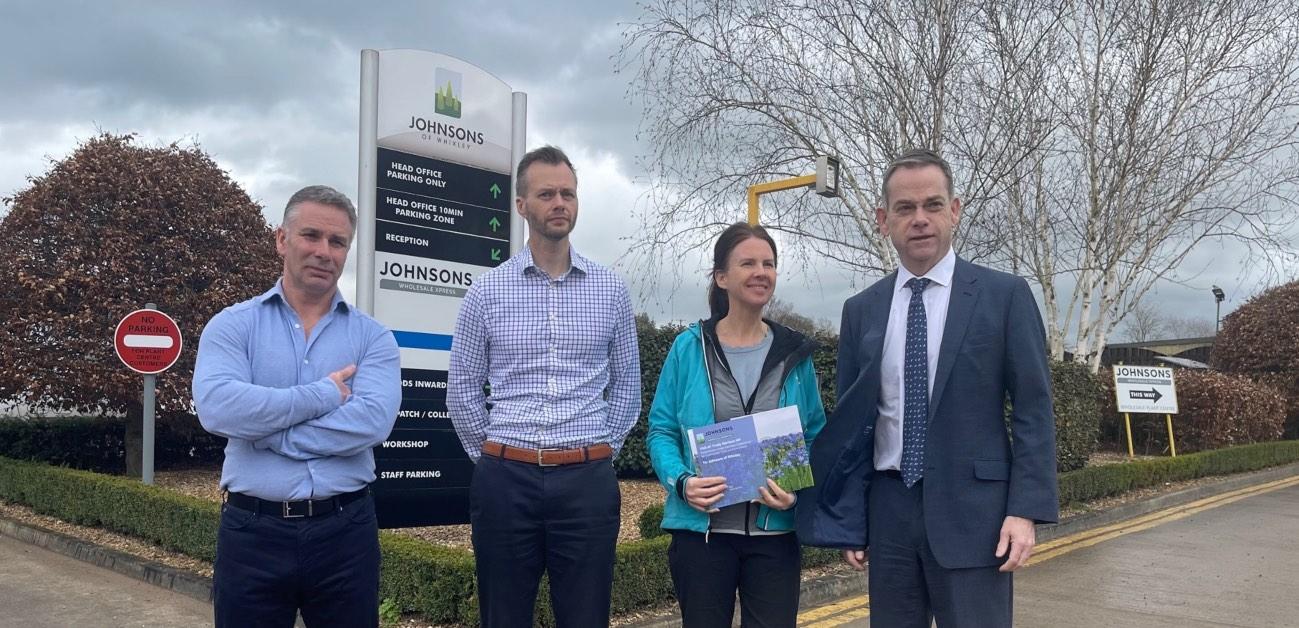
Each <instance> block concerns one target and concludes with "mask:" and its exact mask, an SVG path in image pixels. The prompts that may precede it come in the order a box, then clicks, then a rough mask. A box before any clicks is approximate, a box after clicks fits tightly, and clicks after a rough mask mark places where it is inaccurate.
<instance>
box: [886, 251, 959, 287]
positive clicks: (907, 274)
mask: <svg viewBox="0 0 1299 628" xmlns="http://www.w3.org/2000/svg"><path fill="white" fill-rule="evenodd" d="M954 272H956V251H955V250H953V249H950V248H949V249H947V255H944V256H943V259H940V260H938V263H937V264H934V267H933V268H930V269H929V272H927V273H925V274H924V275H923V277H925V278H926V279H928V280H930V281H932V282H934V283H936V284H938V285H940V286H951V285H952V273H954ZM913 277H915V275H913V274H911V271H909V270H907V267H906V266H903V265H902V264H898V279H897V283H896V284H894V286H893V290H894V292H897V291H900V290H902V289H904V288H906V287H907V282H908V281H911V279H912V278H913Z"/></svg>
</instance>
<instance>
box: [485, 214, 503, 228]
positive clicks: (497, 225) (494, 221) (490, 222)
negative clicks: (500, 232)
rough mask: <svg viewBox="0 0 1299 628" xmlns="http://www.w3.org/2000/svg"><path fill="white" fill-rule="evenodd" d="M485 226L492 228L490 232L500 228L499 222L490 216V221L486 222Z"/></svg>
mask: <svg viewBox="0 0 1299 628" xmlns="http://www.w3.org/2000/svg"><path fill="white" fill-rule="evenodd" d="M487 224H489V225H491V226H492V231H496V230H497V229H500V228H501V221H499V220H497V219H496V216H492V219H491V220H489V221H487Z"/></svg>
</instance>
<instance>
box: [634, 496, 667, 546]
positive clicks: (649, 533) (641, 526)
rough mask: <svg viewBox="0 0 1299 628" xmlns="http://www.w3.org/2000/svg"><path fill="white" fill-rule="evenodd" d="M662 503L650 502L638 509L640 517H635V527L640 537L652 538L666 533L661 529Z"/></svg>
mask: <svg viewBox="0 0 1299 628" xmlns="http://www.w3.org/2000/svg"><path fill="white" fill-rule="evenodd" d="M662 524H663V504H651V505H649V506H646V507H645V510H642V511H640V517H637V518H636V529H637V530H640V538H642V539H653V538H657V537H660V536H663V535H665V534H667V531H666V530H664V529H663V525H662Z"/></svg>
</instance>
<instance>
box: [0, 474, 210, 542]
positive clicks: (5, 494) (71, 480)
mask: <svg viewBox="0 0 1299 628" xmlns="http://www.w3.org/2000/svg"><path fill="white" fill-rule="evenodd" d="M0 499H4V500H6V501H11V502H14V503H18V504H23V505H26V506H29V507H31V508H32V510H35V511H36V512H39V513H41V514H43V515H49V516H51V517H56V518H58V519H62V520H64V521H67V522H70V523H76V524H80V525H86V526H96V527H101V528H105V529H108V530H112V531H114V532H120V533H122V534H126V535H130V536H134V537H136V538H141V539H145V540H147V541H150V542H153V543H157V544H158V545H161V546H163V547H165V548H167V549H170V550H175V551H177V552H180V553H182V554H185V555H187V556H193V557H194V558H198V559H201V560H206V561H209V562H211V561H212V560H213V559H214V558H215V557H216V533H217V524H218V523H219V522H220V516H221V511H220V506H219V505H218V504H216V503H213V502H209V501H203V500H200V499H195V498H192V497H187V496H185V495H178V494H176V493H173V492H171V491H167V490H165V489H161V488H158V487H156V486H147V485H144V484H141V483H140V482H139V481H138V480H133V479H128V478H124V477H117V476H111V475H104V474H100V473H91V472H89V471H79V470H76V469H64V468H60V467H51V466H49V465H46V464H41V463H38V462H26V461H20V460H12V459H9V458H0Z"/></svg>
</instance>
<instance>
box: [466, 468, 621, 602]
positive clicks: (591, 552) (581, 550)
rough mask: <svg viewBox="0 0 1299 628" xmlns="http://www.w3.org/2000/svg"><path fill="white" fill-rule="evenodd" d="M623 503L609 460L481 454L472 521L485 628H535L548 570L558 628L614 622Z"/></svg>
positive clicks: (472, 492) (471, 496)
mask: <svg viewBox="0 0 1299 628" xmlns="http://www.w3.org/2000/svg"><path fill="white" fill-rule="evenodd" d="M621 506H622V495H621V493H619V491H618V480H617V478H616V477H614V472H613V463H612V461H610V460H597V461H594V462H586V463H581V464H571V465H563V466H558V467H539V466H537V465H534V464H527V463H522V462H514V461H510V460H501V459H499V458H493V457H490V456H483V457H481V458H479V460H478V464H477V465H475V466H474V476H473V480H472V482H471V484H470V488H469V519H470V523H471V524H472V525H473V544H474V558H475V564H476V570H477V576H478V609H479V613H480V615H481V621H482V625H483V627H484V628H520V627H526V626H531V625H532V624H533V613H534V607H535V604H536V599H537V588H538V587H539V585H540V582H541V574H542V572H545V573H547V574H549V576H550V601H551V606H552V607H553V608H554V611H555V620H556V623H557V625H558V627H559V628H594V627H597V626H608V625H609V605H610V601H611V596H612V592H613V561H614V547H615V544H616V543H617V541H618V524H619V520H620V509H621Z"/></svg>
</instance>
